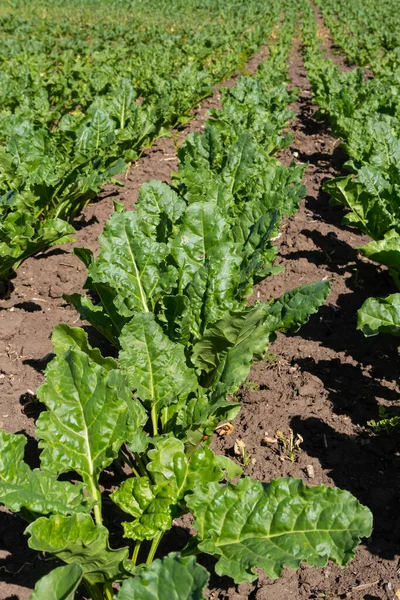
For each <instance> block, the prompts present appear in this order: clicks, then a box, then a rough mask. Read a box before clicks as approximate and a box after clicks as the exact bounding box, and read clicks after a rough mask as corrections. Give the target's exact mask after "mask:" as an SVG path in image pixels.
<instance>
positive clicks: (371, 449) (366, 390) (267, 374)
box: [0, 47, 400, 600]
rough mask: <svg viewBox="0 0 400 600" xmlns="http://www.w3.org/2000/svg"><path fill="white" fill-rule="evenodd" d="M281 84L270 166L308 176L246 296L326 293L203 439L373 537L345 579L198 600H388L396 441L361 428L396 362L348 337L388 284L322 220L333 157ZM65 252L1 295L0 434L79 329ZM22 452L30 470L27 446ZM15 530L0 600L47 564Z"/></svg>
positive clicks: (354, 335)
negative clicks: (335, 506) (339, 493)
mask: <svg viewBox="0 0 400 600" xmlns="http://www.w3.org/2000/svg"><path fill="white" fill-rule="evenodd" d="M328 49H329V47H327V50H328ZM263 56H265V52H264V53H262V54H261V55H259V56H258V57H255V59H253V60H252V61H251V62H250V64H249V65H248V68H249V70H250V68H252V69H253V68H256V66H257V64H259V62H260V61H261V59H262V57H263ZM289 75H290V78H291V79H292V82H293V85H295V86H297V87H299V88H300V90H301V92H300V96H299V100H298V102H297V103H296V105H295V106H294V110H295V111H296V113H297V117H296V118H295V119H294V120H293V123H292V128H291V129H292V131H293V132H294V134H295V141H294V143H293V145H292V146H291V147H290V148H289V149H288V150H287V151H285V153H283V154H282V156H281V160H282V161H283V162H285V163H286V164H289V163H290V161H291V160H295V161H300V162H308V163H309V167H308V169H307V171H306V176H305V184H306V186H307V197H306V199H305V201H304V202H303V203H302V206H301V209H300V211H299V212H298V214H296V216H295V217H294V218H292V219H291V220H288V221H287V222H286V223H285V224H284V227H283V229H282V235H281V237H280V238H279V240H278V242H277V243H278V246H279V255H278V261H277V262H278V263H279V264H281V265H283V266H284V267H285V272H284V273H282V274H280V275H277V276H275V277H274V278H272V279H269V280H266V281H265V282H263V283H262V284H261V285H260V286H258V288H257V290H256V291H255V297H257V298H259V299H262V300H265V299H268V298H270V297H271V296H273V297H277V296H279V295H280V294H281V293H283V292H285V291H287V290H288V289H291V288H293V287H296V286H298V285H301V284H303V283H308V282H313V281H318V280H320V279H324V278H325V279H326V278H327V279H330V280H331V285H332V291H331V294H330V296H329V298H328V301H327V303H326V305H325V306H324V307H322V309H321V310H320V311H319V312H318V314H317V315H315V316H313V317H312V318H311V319H310V322H309V323H308V324H307V325H306V326H305V327H303V328H302V329H301V331H300V332H299V333H298V334H295V335H291V336H284V335H280V336H279V337H278V339H277V341H276V342H275V343H274V344H273V345H272V346H271V351H272V352H273V353H274V357H271V360H269V361H265V362H260V363H258V364H256V365H255V366H254V367H253V369H252V371H251V374H250V377H249V380H248V382H247V383H246V384H245V385H244V386H243V387H242V389H241V392H240V396H241V400H242V403H243V408H242V411H241V413H240V415H239V417H238V418H237V419H236V421H235V423H234V427H235V429H234V431H233V433H231V434H230V435H229V436H225V437H218V436H216V438H215V440H214V442H213V445H214V447H215V448H216V449H217V450H219V451H220V452H225V453H226V454H227V455H228V456H231V457H232V456H233V455H234V450H233V447H234V442H235V440H236V439H242V440H243V441H244V443H245V444H246V448H247V452H248V453H249V455H250V462H249V464H248V465H247V467H246V468H245V474H246V475H251V476H253V477H255V478H256V479H260V480H265V481H268V480H269V479H270V478H271V477H274V478H276V477H280V476H293V477H301V478H302V479H303V480H305V481H306V482H307V483H310V484H312V485H316V484H320V483H325V484H328V485H335V486H339V487H341V488H343V489H347V490H349V491H350V492H352V493H353V494H354V495H355V496H356V497H357V498H359V499H360V500H361V501H362V502H363V503H365V504H366V505H368V506H369V507H370V508H371V510H372V511H373V514H374V525H375V527H374V533H373V535H372V536H371V538H370V539H369V540H368V541H367V542H366V543H364V544H363V545H362V546H361V547H360V548H359V549H358V551H357V553H356V557H355V559H354V561H353V562H351V563H350V565H349V566H348V567H347V568H346V569H344V570H340V569H339V568H337V567H336V566H335V565H333V564H329V565H328V566H327V567H325V568H324V569H316V568H308V567H301V568H300V569H299V570H298V571H289V570H286V571H285V572H284V574H283V576H282V577H281V579H279V580H276V581H271V580H267V579H266V578H265V577H264V576H261V577H260V580H259V582H258V583H257V584H256V585H249V584H242V585H239V586H232V585H231V583H232V582H231V580H228V579H226V580H225V579H224V580H222V581H221V579H219V578H213V580H212V582H211V585H210V591H209V598H210V599H213V600H217V599H218V600H223V599H230V600H245V599H247V598H250V599H253V600H254V599H255V600H270V599H272V598H273V599H274V600H288V599H289V598H293V599H296V598H310V599H311V598H331V599H333V598H335V599H336V598H352V599H355V600H358V599H364V600H379V599H391V600H393V599H394V598H395V593H396V591H397V590H398V589H399V588H400V580H399V576H398V574H397V568H398V565H399V555H398V552H399V541H398V540H399V533H400V516H399V514H400V513H399V510H398V509H399V506H398V502H399V500H398V499H399V491H400V490H399V481H400V479H399V472H398V470H399V454H398V450H399V449H398V444H397V442H396V440H395V439H393V438H387V437H382V436H381V437H378V436H375V435H373V434H372V433H371V431H370V429H369V428H368V426H367V422H368V420H370V419H374V418H377V414H378V405H385V406H399V405H400V403H399V398H400V395H399V388H398V384H397V372H398V350H397V344H396V341H395V340H394V339H393V338H390V337H389V336H380V337H377V338H371V339H365V338H364V337H363V336H362V335H361V334H360V333H359V332H357V331H356V311H357V309H358V308H359V307H360V306H361V304H362V302H363V301H364V300H365V299H366V298H367V297H369V296H372V295H384V294H387V293H390V292H391V291H393V288H392V282H391V279H390V277H389V276H388V274H387V273H386V272H385V271H384V270H381V269H379V268H378V267H377V266H376V265H374V264H372V263H370V262H368V261H367V260H366V259H363V258H362V257H360V256H359V255H358V254H357V251H356V247H357V246H358V245H361V244H362V243H365V238H364V237H363V236H360V235H359V234H358V233H357V231H355V230H352V229H349V228H346V227H344V226H342V225H341V220H342V217H343V211H342V209H340V208H334V209H333V208H331V207H329V204H328V198H327V196H326V195H325V194H324V193H322V192H321V191H320V185H321V183H322V182H323V181H324V180H325V179H326V178H329V177H334V176H336V175H337V174H338V173H339V172H341V169H342V165H343V162H344V160H345V157H344V156H343V155H342V153H341V150H340V148H339V145H338V142H337V140H335V139H334V138H333V137H332V135H331V133H330V131H329V129H328V128H327V127H326V125H325V124H324V123H322V122H321V121H318V120H317V119H316V118H315V116H314V113H315V107H314V106H313V105H312V102H311V89H310V85H309V83H308V80H307V78H306V72H305V69H304V66H303V63H302V59H301V56H300V54H299V51H298V49H297V48H296V50H295V51H294V52H293V55H292V58H291V60H290V73H289ZM234 81H235V78H234V79H233V80H231V81H230V82H228V85H233V84H234ZM218 90H219V87H218V86H217V87H216V89H215V93H214V96H213V97H212V98H211V99H209V100H206V101H205V102H203V103H202V104H201V108H200V109H199V110H197V111H196V117H195V119H194V120H193V121H192V122H191V123H190V124H189V126H188V127H187V128H186V130H184V131H183V132H182V133H181V134H180V137H179V139H182V137H183V136H184V135H186V133H187V132H188V131H199V130H201V128H202V125H203V124H204V121H205V119H206V112H207V109H208V108H210V107H215V106H218V105H219V91H218ZM177 139H178V138H177ZM175 150H176V149H175V146H174V142H173V140H172V139H162V140H159V141H158V142H157V143H156V144H155V145H154V146H153V147H152V149H150V150H149V151H148V152H147V153H146V156H144V157H143V158H142V159H141V160H140V161H138V163H137V164H136V165H135V166H134V167H133V168H132V169H131V170H130V171H129V173H128V177H127V180H126V185H125V187H124V188H115V187H113V186H108V187H106V188H105V190H104V191H103V193H102V194H101V196H99V199H98V202H96V203H93V204H91V205H90V206H89V207H88V208H87V209H86V210H85V212H84V215H83V217H82V218H81V220H80V223H79V231H78V234H77V242H76V244H75V245H77V246H86V247H89V248H91V249H92V250H94V251H96V250H97V248H98V245H97V237H98V235H99V234H100V233H101V231H102V229H103V226H104V223H105V221H106V220H107V218H108V216H109V215H110V214H111V212H112V209H113V204H112V202H113V199H118V201H122V202H124V204H126V206H127V207H128V208H131V207H132V206H133V204H134V202H135V200H136V198H137V194H138V189H139V186H140V184H141V183H143V182H145V181H149V180H150V179H161V180H164V181H170V179H169V177H170V172H171V171H172V170H174V169H175V168H176V166H177V162H176V151H175ZM72 248H73V245H70V246H63V247H62V248H55V249H52V250H50V251H48V252H46V253H44V254H42V255H40V256H38V257H36V258H32V259H29V260H27V261H26V262H25V263H24V264H23V265H22V267H21V268H20V269H19V271H18V274H17V276H16V278H15V279H14V280H13V282H12V283H13V290H12V292H11V295H10V298H9V299H7V300H3V301H1V302H0V331H1V333H0V337H1V342H0V385H1V388H0V389H1V392H2V393H1V397H0V426H2V427H4V428H5V429H6V430H7V431H12V432H17V431H24V432H26V433H27V434H28V435H29V436H32V435H33V432H34V418H35V416H36V414H37V405H36V404H35V401H34V400H35V397H34V392H35V389H36V388H37V386H38V385H40V384H41V383H42V382H43V375H42V370H43V368H44V367H45V365H46V363H47V362H48V360H49V357H50V353H51V349H52V348H51V343H50V341H49V335H50V333H51V330H52V328H53V327H54V326H55V325H56V324H58V323H60V322H64V323H69V324H71V325H72V324H75V325H78V324H81V323H80V321H79V320H78V319H77V315H76V313H75V311H74V310H72V309H71V308H70V307H69V306H68V305H67V304H66V303H65V302H64V301H63V299H62V294H63V293H71V292H76V291H79V290H80V289H81V288H82V285H83V283H84V279H85V269H84V268H83V267H82V266H81V265H80V263H79V261H78V260H77V259H76V258H75V257H74V256H73V255H72V253H71V252H72ZM290 429H292V430H293V432H294V435H295V436H299V435H300V436H301V437H302V440H303V441H302V442H301V444H300V452H297V453H296V457H295V458H296V460H295V462H293V463H292V462H291V461H290V460H288V458H287V456H286V455H285V454H284V453H283V454H282V453H281V452H279V450H278V446H277V444H276V443H273V441H272V440H273V438H274V437H275V434H276V431H277V430H281V431H282V432H283V433H284V434H285V436H288V435H289V432H290ZM297 439H299V438H297ZM265 440H267V441H265ZM29 450H30V459H31V461H32V460H33V458H32V457H33V456H35V443H34V440H32V441H31V442H30V444H29ZM187 526H188V524H187V522H186V521H184V522H182V523H178V524H177V527H176V528H175V529H174V530H173V531H172V532H171V535H170V536H169V538H170V539H169V540H168V541H167V542H166V543H167V544H168V543H169V542H170V541H171V540H172V539H174V541H176V542H178V544H179V543H180V544H181V545H183V544H184V542H185V539H186V537H187V531H186V529H185V528H187ZM23 529H24V524H23V522H22V521H21V520H20V519H19V518H18V517H16V516H12V515H10V514H8V513H6V512H2V513H0V572H1V579H2V583H0V599H1V600H25V599H27V598H28V597H29V594H30V589H31V588H32V587H33V585H34V582H35V581H36V580H37V579H38V578H39V577H40V576H41V575H42V574H44V573H46V572H47V571H48V570H50V569H51V568H53V567H54V566H55V565H56V562H55V561H54V560H53V559H47V560H46V559H44V557H43V556H41V555H38V554H36V553H34V552H32V551H29V550H27V546H26V538H25V537H24V535H23Z"/></svg>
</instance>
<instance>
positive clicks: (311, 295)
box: [269, 281, 330, 331]
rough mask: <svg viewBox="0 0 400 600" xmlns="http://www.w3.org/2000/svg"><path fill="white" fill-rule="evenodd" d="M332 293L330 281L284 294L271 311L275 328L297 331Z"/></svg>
mask: <svg viewBox="0 0 400 600" xmlns="http://www.w3.org/2000/svg"><path fill="white" fill-rule="evenodd" d="M329 292H330V285H329V282H328V281H318V282H317V283H309V284H306V285H302V286H300V287H298V288H295V289H293V290H290V292H286V293H285V294H282V296H281V297H280V298H278V300H276V301H275V302H274V303H273V304H272V306H271V307H270V309H269V314H270V316H271V317H273V318H274V319H276V324H275V325H274V327H275V328H276V329H280V330H287V329H289V330H291V331H297V330H298V329H299V328H300V327H301V325H304V323H306V322H307V321H308V319H309V318H310V316H311V315H312V314H314V313H315V312H317V310H318V308H319V307H320V306H321V304H323V303H324V302H325V300H326V298H327V297H328V294H329Z"/></svg>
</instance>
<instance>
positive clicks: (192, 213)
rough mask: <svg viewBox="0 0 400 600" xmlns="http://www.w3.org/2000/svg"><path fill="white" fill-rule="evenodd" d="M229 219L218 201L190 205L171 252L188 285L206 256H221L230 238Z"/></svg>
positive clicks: (184, 283) (184, 281)
mask: <svg viewBox="0 0 400 600" xmlns="http://www.w3.org/2000/svg"><path fill="white" fill-rule="evenodd" d="M228 231H229V229H228V223H227V221H226V219H225V217H224V214H223V212H222V210H221V209H220V208H219V207H218V206H217V204H215V202H194V203H193V204H190V205H189V206H188V208H187V209H186V212H185V214H184V217H183V222H182V226H181V228H180V230H179V234H178V235H177V236H176V238H175V239H174V240H173V241H172V242H171V254H172V256H173V257H174V259H175V261H176V263H177V264H178V265H179V267H180V269H181V270H180V279H181V282H182V286H186V285H187V284H188V283H189V282H190V280H191V278H192V276H193V275H194V273H196V271H197V270H198V269H199V268H200V267H202V266H203V264H204V262H205V260H206V259H212V258H213V257H214V256H215V255H216V256H217V257H218V254H219V251H220V248H221V246H222V247H223V245H224V244H226V243H228V242H229V239H230V238H229V233H228Z"/></svg>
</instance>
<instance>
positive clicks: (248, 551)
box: [0, 7, 371, 600]
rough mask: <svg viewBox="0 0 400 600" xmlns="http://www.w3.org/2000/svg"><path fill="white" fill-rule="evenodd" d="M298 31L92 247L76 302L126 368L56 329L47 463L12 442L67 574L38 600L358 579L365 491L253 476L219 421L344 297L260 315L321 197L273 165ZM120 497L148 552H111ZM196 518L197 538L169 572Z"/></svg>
mask: <svg viewBox="0 0 400 600" xmlns="http://www.w3.org/2000/svg"><path fill="white" fill-rule="evenodd" d="M295 22H296V10H295V7H294V9H293V10H290V11H289V10H288V11H287V13H286V21H285V24H284V25H283V26H282V28H281V32H280V36H279V40H278V42H277V44H276V46H274V48H271V52H270V58H269V60H268V61H267V62H266V63H265V64H264V65H262V66H261V67H260V68H259V70H258V73H257V75H256V76H255V77H242V78H241V79H240V80H239V81H238V83H237V85H236V86H235V88H233V89H231V90H228V89H226V90H224V91H223V93H222V96H223V109H222V110H219V111H214V112H213V114H212V116H211V119H210V120H209V122H208V123H207V125H206V128H205V131H204V133H202V134H191V135H189V136H188V138H187V139H186V142H185V144H184V146H183V147H182V148H181V150H180V153H179V158H180V166H179V170H178V172H177V173H176V174H175V175H174V185H173V186H168V185H166V184H165V183H163V182H159V181H153V182H149V183H147V184H145V185H143V186H142V188H141V192H140V198H139V201H138V203H137V207H136V210H135V211H134V212H127V211H125V209H124V207H123V206H122V205H120V204H118V203H117V204H116V212H115V213H114V215H112V217H111V218H110V219H109V221H108V223H107V225H106V228H105V230H104V233H103V235H102V236H101V238H100V246H101V247H100V254H99V256H98V257H97V258H95V257H94V256H92V255H91V253H90V252H89V251H87V250H84V249H79V250H77V253H78V255H79V256H80V257H81V258H82V260H83V261H84V263H85V264H86V265H87V268H88V279H87V283H86V286H87V288H88V290H90V296H83V297H81V296H78V295H73V296H70V298H69V299H70V300H71V301H72V302H73V303H74V304H75V306H76V307H77V308H78V310H79V311H80V313H81V315H82V317H84V318H86V319H87V320H88V321H90V322H91V323H92V324H93V325H94V326H95V327H97V328H98V330H99V331H100V332H101V333H102V334H104V335H105V336H106V337H107V338H108V339H109V340H110V341H111V342H112V343H113V344H114V345H115V347H116V351H117V352H118V356H117V360H115V359H114V358H112V357H110V356H108V357H103V356H102V355H101V354H100V351H99V350H98V349H97V348H92V347H91V346H90V345H89V343H88V340H87V335H86V333H85V332H84V330H83V329H79V328H70V327H68V326H66V325H60V326H58V327H56V329H55V330H54V333H53V337H52V340H53V345H54V352H55V358H54V359H53V360H52V361H51V362H50V364H49V365H48V367H47V369H46V382H45V384H44V385H43V386H42V387H41V388H40V389H39V391H38V397H39V399H40V401H41V402H42V403H43V404H44V405H45V407H46V410H45V411H44V412H43V413H41V415H40V416H39V418H38V420H37V424H36V425H37V429H36V434H37V437H38V439H39V448H40V449H41V455H40V468H38V469H34V470H31V469H30V468H29V467H28V465H27V464H26V463H25V462H24V461H23V453H24V445H25V439H24V437H23V436H21V435H12V434H7V433H5V432H1V433H0V438H1V452H0V475H1V477H0V500H1V502H2V503H3V504H4V505H6V506H7V507H8V508H9V509H10V510H13V511H14V512H19V513H20V514H21V516H23V517H24V518H25V519H26V520H27V521H28V522H29V525H28V527H27V530H26V532H27V534H28V536H29V541H28V543H29V545H30V547H31V548H34V549H36V550H39V551H43V552H48V553H51V554H53V555H54V556H56V557H58V558H59V559H60V560H61V561H63V562H64V563H66V565H65V566H62V567H59V568H57V569H55V570H54V571H52V572H51V573H50V574H49V575H47V576H45V577H44V578H42V579H41V580H40V581H39V582H38V584H37V585H36V588H35V591H34V593H33V596H32V599H33V600H36V599H39V598H40V599H41V600H47V599H48V600H50V599H52V600H61V599H66V600H72V598H73V597H74V594H75V591H76V589H77V588H78V586H79V584H80V583H81V582H83V583H84V584H85V586H86V590H87V593H88V594H89V596H90V597H91V598H93V599H94V600H104V599H106V600H111V599H112V598H113V594H114V592H115V593H116V596H114V597H115V598H116V599H117V598H118V600H127V599H128V598H129V599H135V598H136V599H140V600H144V599H145V598H147V597H151V598H154V599H156V598H157V599H160V600H164V599H165V600H167V599H169V598H171V597H176V598H179V599H180V600H185V599H187V600H189V599H200V598H202V597H203V593H204V588H205V586H206V584H207V582H208V577H209V575H208V573H207V571H206V570H205V569H204V567H202V566H200V564H199V563H197V561H196V558H195V556H196V555H197V554H200V553H206V554H209V555H212V556H213V557H214V558H215V560H216V565H215V570H216V573H217V574H218V575H221V576H224V575H227V576H230V577H232V578H233V580H234V581H235V582H238V583H239V582H243V581H254V580H255V579H256V577H257V573H256V571H255V569H256V568H260V569H263V570H264V571H265V573H266V574H267V575H268V576H269V577H279V575H280V574H281V572H282V569H283V567H284V566H285V565H287V566H289V567H291V568H297V567H298V566H299V564H300V562H301V561H306V562H307V563H308V564H310V565H316V566H323V565H324V564H326V562H327V560H328V559H332V560H333V561H335V562H336V563H337V564H339V565H341V566H344V565H345V564H347V562H348V561H349V560H350V559H351V558H352V557H353V555H354V549H355V547H356V546H357V544H358V542H359V539H360V537H363V536H368V535H369V534H370V532H371V514H370V512H369V510H368V509H367V508H365V507H363V506H362V505H360V504H359V502H358V501H357V500H356V499H355V498H354V497H352V496H351V494H349V493H348V492H346V491H342V490H338V489H333V488H329V487H326V486H316V487H307V486H305V485H304V484H303V483H302V482H301V481H300V480H296V479H292V478H287V479H284V478H282V479H278V480H271V481H270V482H269V483H263V482H259V481H254V480H252V479H251V478H249V477H245V478H239V477H240V475H241V469H240V468H239V467H238V465H237V464H236V463H234V462H233V461H231V460H230V459H228V458H227V457H225V456H217V455H215V454H214V452H213V451H212V450H211V448H210V441H211V436H212V433H213V431H214V429H215V426H216V425H217V424H218V423H219V422H220V421H221V420H223V419H228V418H233V417H234V416H235V415H236V414H237V413H238V411H239V410H240V405H239V404H238V403H237V402H235V401H234V400H233V398H232V395H233V394H234V392H235V391H236V390H237V389H238V387H239V386H240V385H241V383H242V382H243V381H244V380H245V379H246V377H247V375H248V373H249V370H250V367H251V364H252V363H253V362H254V361H256V360H259V359H261V358H263V357H265V355H266V353H267V350H268V346H269V343H270V342H271V341H273V340H274V338H275V336H276V332H277V331H287V330H297V329H298V328H299V327H300V326H301V325H302V324H303V323H304V322H306V321H307V320H308V318H309V316H310V315H311V314H313V313H314V312H316V310H317V309H318V307H319V306H320V305H321V304H322V303H323V302H324V300H325V298H326V296H327V294H328V292H329V284H328V282H317V283H314V284H309V285H305V286H302V287H300V288H297V289H294V290H292V291H290V292H288V293H286V294H284V295H283V296H282V297H281V298H279V299H277V300H275V301H274V300H271V301H269V302H256V303H255V304H250V305H249V304H248V302H247V298H248V296H249V295H250V294H251V292H252V287H253V285H254V284H255V283H257V282H258V281H261V280H262V279H264V278H265V277H267V276H271V275H273V273H274V272H276V270H277V269H276V268H275V267H274V266H273V259H274V256H275V248H274V246H273V243H272V242H273V238H274V237H275V236H276V235H277V233H278V232H279V225H280V222H281V219H282V216H283V215H290V214H292V213H293V212H294V211H295V210H296V209H297V207H298V203H299V200H300V198H301V197H302V196H303V195H304V187H303V186H302V185H301V183H300V180H301V176H302V172H303V166H297V165H294V164H293V165H291V166H290V167H288V168H286V167H283V166H282V165H281V164H280V163H279V161H277V159H276V158H275V157H274V156H273V154H274V153H276V152H277V151H278V150H279V149H280V148H282V147H285V146H286V145H287V144H288V143H290V140H291V138H290V136H287V135H284V134H282V129H283V128H284V127H285V126H286V125H287V123H288V119H289V118H290V116H291V113H290V111H288V109H287V105H288V104H289V103H290V102H291V101H293V99H294V98H295V96H296V91H292V92H289V91H288V89H287V84H286V83H287V82H286V72H287V67H286V62H287V59H288V55H289V52H290V48H291V41H292V37H293V28H294V24H295ZM116 459H118V460H119V465H121V464H123V465H124V470H123V471H122V474H121V473H120V475H119V482H118V479H117V478H114V482H115V485H114V487H113V490H112V493H111V495H110V496H108V495H107V493H106V492H105V493H102V491H103V490H102V487H101V484H100V477H101V474H102V472H103V471H104V470H106V469H107V470H108V471H110V470H111V471H112V470H115V469H116V463H115V460H116ZM120 471H121V469H120ZM71 472H72V473H75V474H76V475H73V476H72V477H69V478H68V479H65V478H63V479H62V480H60V479H59V478H58V477H59V475H62V474H66V473H69V474H70V475H71ZM238 478H239V479H238ZM121 479H122V482H121ZM108 491H109V490H108ZM106 498H107V500H108V502H107V503H106V502H105V499H106ZM110 499H111V501H112V503H113V505H116V506H117V507H118V508H119V509H120V510H119V512H117V511H116V510H114V513H116V515H118V514H119V515H121V514H123V513H125V515H126V516H125V518H124V517H122V518H124V520H123V521H122V523H121V527H122V529H123V536H124V538H126V539H127V540H130V543H131V547H129V546H128V545H125V546H123V547H120V548H118V549H111V548H110V545H109V530H108V529H107V527H106V525H107V522H108V520H107V519H108V518H109V517H106V516H105V510H104V509H105V507H106V506H107V512H110V511H112V510H113V509H112V506H110ZM187 513H191V514H192V515H193V517H194V524H193V526H194V529H195V530H196V535H195V536H193V537H192V538H191V540H190V541H189V543H188V544H187V546H186V547H185V548H184V549H183V550H182V551H181V552H180V553H177V552H173V553H170V554H168V555H166V556H164V557H163V558H162V559H158V560H154V557H155V554H156V551H157V549H158V548H159V544H160V542H161V539H162V538H163V536H164V535H165V534H166V533H167V532H168V531H169V530H170V529H171V527H172V523H173V519H175V518H177V517H180V516H182V515H184V514H187ZM114 519H115V517H114ZM132 576H133V577H132ZM113 583H119V584H122V585H121V587H120V589H119V590H118V591H117V590H116V588H113V587H112V586H113Z"/></svg>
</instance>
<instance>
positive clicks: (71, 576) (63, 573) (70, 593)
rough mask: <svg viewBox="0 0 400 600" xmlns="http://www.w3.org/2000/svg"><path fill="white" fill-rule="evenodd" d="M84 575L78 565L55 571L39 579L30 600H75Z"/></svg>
mask: <svg viewBox="0 0 400 600" xmlns="http://www.w3.org/2000/svg"><path fill="white" fill-rule="evenodd" d="M82 575H83V569H82V567H81V566H80V565H78V564H76V563H72V564H70V565H66V566H65V567H58V568H57V569H53V571H51V572H50V573H49V574H48V575H45V576H44V577H42V578H41V579H39V581H38V582H37V584H36V585H35V589H34V590H33V593H32V594H31V595H30V597H29V600H74V598H75V592H76V590H77V589H78V586H79V584H80V582H81V580H82Z"/></svg>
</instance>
